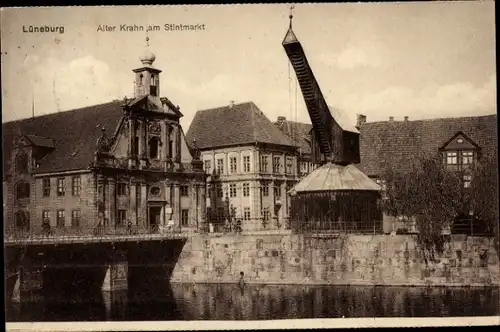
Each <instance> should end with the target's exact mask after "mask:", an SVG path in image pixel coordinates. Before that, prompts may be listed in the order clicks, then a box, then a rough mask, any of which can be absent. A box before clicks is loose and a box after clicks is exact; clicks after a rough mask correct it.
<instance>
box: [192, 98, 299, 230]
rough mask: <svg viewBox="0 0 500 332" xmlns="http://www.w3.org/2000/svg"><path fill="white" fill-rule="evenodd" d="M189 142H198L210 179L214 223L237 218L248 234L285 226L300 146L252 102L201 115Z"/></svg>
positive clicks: (209, 208) (209, 207)
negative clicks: (289, 194) (248, 231)
mask: <svg viewBox="0 0 500 332" xmlns="http://www.w3.org/2000/svg"><path fill="white" fill-rule="evenodd" d="M186 138H187V141H188V142H189V143H190V144H191V143H192V142H196V145H197V147H198V148H199V150H200V153H201V157H200V158H201V160H202V162H203V168H204V170H205V172H206V173H207V174H208V179H207V211H208V212H207V218H209V219H210V222H211V223H212V224H215V225H217V224H219V225H222V224H224V223H225V221H226V219H231V218H232V217H234V218H237V219H242V229H243V230H267V229H280V228H284V227H286V224H287V222H288V215H289V206H290V201H289V197H288V195H287V193H288V191H289V190H290V189H291V188H292V187H293V185H295V183H296V182H297V181H298V173H297V172H298V167H297V166H298V165H297V156H298V153H297V149H298V147H297V144H296V143H295V142H294V141H293V140H291V139H290V138H289V137H287V136H286V135H285V134H283V133H282V132H281V131H280V130H279V129H278V128H276V126H274V125H273V123H272V122H271V121H270V120H269V119H268V118H267V117H266V116H265V115H264V113H263V112H262V111H261V110H260V109H259V108H258V107H257V106H256V105H255V104H254V103H253V102H245V103H240V104H234V103H230V104H229V105H226V106H222V107H217V108H213V109H207V110H202V111H198V112H197V113H196V114H195V117H194V119H193V121H192V123H191V126H190V127H189V130H188V132H187V135H186Z"/></svg>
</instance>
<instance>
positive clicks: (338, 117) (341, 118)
mask: <svg viewBox="0 0 500 332" xmlns="http://www.w3.org/2000/svg"><path fill="white" fill-rule="evenodd" d="M328 109H329V111H330V114H331V115H332V117H333V119H334V120H335V122H337V124H338V125H339V126H340V128H342V130H344V131H350V132H351V133H356V134H359V130H358V128H356V127H355V126H354V124H353V123H352V122H351V119H350V118H349V116H347V114H346V113H345V112H344V111H343V110H341V109H338V108H335V107H332V106H328Z"/></svg>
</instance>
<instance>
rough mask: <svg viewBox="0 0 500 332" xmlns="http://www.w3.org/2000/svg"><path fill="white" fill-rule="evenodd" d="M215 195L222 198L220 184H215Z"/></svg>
mask: <svg viewBox="0 0 500 332" xmlns="http://www.w3.org/2000/svg"><path fill="white" fill-rule="evenodd" d="M215 191H216V195H217V197H219V198H222V197H223V196H224V192H223V190H222V184H217V185H216V187H215Z"/></svg>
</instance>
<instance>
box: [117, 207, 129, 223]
mask: <svg viewBox="0 0 500 332" xmlns="http://www.w3.org/2000/svg"><path fill="white" fill-rule="evenodd" d="M126 221H127V210H118V213H117V215H116V223H117V225H125V223H126Z"/></svg>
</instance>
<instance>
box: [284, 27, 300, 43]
mask: <svg viewBox="0 0 500 332" xmlns="http://www.w3.org/2000/svg"><path fill="white" fill-rule="evenodd" d="M298 42H299V41H298V39H297V36H295V33H294V32H293V30H292V27H290V28H289V29H288V31H287V32H286V35H285V38H284V39H283V42H282V44H283V45H285V44H292V43H298Z"/></svg>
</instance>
